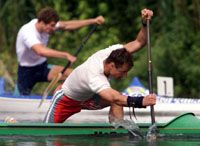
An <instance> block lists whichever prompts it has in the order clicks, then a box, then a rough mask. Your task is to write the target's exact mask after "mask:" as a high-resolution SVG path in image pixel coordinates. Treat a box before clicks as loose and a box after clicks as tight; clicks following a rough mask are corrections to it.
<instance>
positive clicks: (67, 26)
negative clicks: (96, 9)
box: [58, 16, 105, 30]
mask: <svg viewBox="0 0 200 146" xmlns="http://www.w3.org/2000/svg"><path fill="white" fill-rule="evenodd" d="M104 21H105V20H104V17H103V16H98V17H96V18H91V19H85V20H71V21H59V28H58V29H61V30H75V29H78V28H81V27H84V26H88V25H92V24H96V25H101V24H103V23H104Z"/></svg>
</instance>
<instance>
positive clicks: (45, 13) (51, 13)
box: [37, 7, 59, 24]
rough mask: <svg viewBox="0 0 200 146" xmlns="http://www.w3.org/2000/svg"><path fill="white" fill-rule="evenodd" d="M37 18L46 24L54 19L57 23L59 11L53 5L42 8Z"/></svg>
mask: <svg viewBox="0 0 200 146" xmlns="http://www.w3.org/2000/svg"><path fill="white" fill-rule="evenodd" d="M37 18H38V21H39V22H40V21H43V22H44V23H45V24H48V23H50V22H52V21H53V22H56V23H57V22H58V21H59V16H58V14H57V12H56V11H55V10H54V9H52V8H51V7H46V8H43V9H41V10H40V11H39V13H38V15H37Z"/></svg>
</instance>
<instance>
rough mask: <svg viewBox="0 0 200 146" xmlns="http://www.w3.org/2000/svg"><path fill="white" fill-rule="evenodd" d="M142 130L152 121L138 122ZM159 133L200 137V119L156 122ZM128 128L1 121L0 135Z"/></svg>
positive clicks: (108, 131)
mask: <svg viewBox="0 0 200 146" xmlns="http://www.w3.org/2000/svg"><path fill="white" fill-rule="evenodd" d="M138 126H139V128H140V130H141V132H142V133H143V134H144V135H145V134H146V133H147V132H148V128H149V127H150V126H151V124H150V123H138ZM156 127H157V128H158V131H159V134H161V135H162V134H164V135H194V136H199V137H200V119H198V118H197V117H196V116H195V115H194V114H193V113H185V114H183V115H180V116H178V117H176V118H174V119H173V120H171V121H169V122H168V123H156ZM128 133H129V132H128V130H126V129H124V128H123V127H119V128H117V129H116V128H114V127H113V126H112V125H110V124H109V123H67V122H66V123H63V124H45V123H14V124H12V123H0V136H3V135H30V136H31V135H32V136H56V135H57V136H58V135H59V136H61V135H64V136H77V135H121V134H123V135H125V134H128Z"/></svg>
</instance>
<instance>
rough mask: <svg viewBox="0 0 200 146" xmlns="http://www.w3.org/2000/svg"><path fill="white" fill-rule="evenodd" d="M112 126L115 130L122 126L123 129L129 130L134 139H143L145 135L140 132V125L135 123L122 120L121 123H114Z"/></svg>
mask: <svg viewBox="0 0 200 146" xmlns="http://www.w3.org/2000/svg"><path fill="white" fill-rule="evenodd" d="M111 124H112V126H114V127H115V128H119V127H120V126H122V127H123V128H125V129H127V130H128V131H129V132H130V133H131V134H132V136H134V137H137V138H140V139H142V138H143V135H142V133H141V132H140V128H139V127H138V125H136V123H135V122H134V121H130V120H120V121H114V122H112V123H111Z"/></svg>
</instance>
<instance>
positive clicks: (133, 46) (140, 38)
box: [124, 9, 153, 53]
mask: <svg viewBox="0 0 200 146" xmlns="http://www.w3.org/2000/svg"><path fill="white" fill-rule="evenodd" d="M152 16H153V11H151V10H149V9H143V10H142V11H141V17H142V24H143V25H142V28H141V29H140V31H139V33H138V35H137V37H136V39H135V40H133V41H131V42H129V43H127V44H125V45H124V48H126V49H127V50H128V51H129V52H131V53H134V52H136V51H138V50H139V49H141V48H142V47H144V46H145V45H146V40H147V37H146V36H147V34H146V33H147V31H146V20H147V19H151V17H152Z"/></svg>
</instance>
